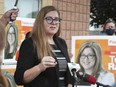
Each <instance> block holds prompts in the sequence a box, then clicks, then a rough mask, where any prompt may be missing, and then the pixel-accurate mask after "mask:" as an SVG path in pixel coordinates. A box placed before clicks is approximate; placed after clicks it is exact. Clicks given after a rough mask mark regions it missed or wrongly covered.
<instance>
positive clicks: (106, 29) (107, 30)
mask: <svg viewBox="0 0 116 87" xmlns="http://www.w3.org/2000/svg"><path fill="white" fill-rule="evenodd" d="M101 35H110V36H111V35H116V23H115V21H113V20H112V19H111V18H109V19H108V20H107V21H106V22H105V24H104V26H103V31H102V32H101Z"/></svg>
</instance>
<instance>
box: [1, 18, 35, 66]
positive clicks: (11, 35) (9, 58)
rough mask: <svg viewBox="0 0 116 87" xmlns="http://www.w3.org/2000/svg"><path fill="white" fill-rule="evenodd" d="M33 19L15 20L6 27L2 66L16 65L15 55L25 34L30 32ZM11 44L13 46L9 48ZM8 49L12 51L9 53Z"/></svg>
mask: <svg viewBox="0 0 116 87" xmlns="http://www.w3.org/2000/svg"><path fill="white" fill-rule="evenodd" d="M34 21H35V19H33V18H17V20H16V21H14V22H13V23H11V24H9V25H8V26H7V27H6V47H5V49H4V59H3V63H4V64H11V65H13V64H16V62H17V61H16V60H17V59H16V54H17V51H18V50H19V48H20V45H21V43H22V41H23V40H24V39H25V35H26V33H27V32H30V31H32V27H33V24H34ZM12 44H13V46H11V45H12ZM8 49H13V50H12V52H9V50H8Z"/></svg>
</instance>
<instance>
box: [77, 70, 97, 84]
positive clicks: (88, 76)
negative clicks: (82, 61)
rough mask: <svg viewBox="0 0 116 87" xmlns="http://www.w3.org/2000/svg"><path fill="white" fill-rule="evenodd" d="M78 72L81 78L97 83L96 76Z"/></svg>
mask: <svg viewBox="0 0 116 87" xmlns="http://www.w3.org/2000/svg"><path fill="white" fill-rule="evenodd" d="M76 74H77V77H78V78H80V79H81V80H84V81H86V82H89V83H91V84H95V83H96V78H95V77H94V76H92V75H88V74H84V73H83V72H76Z"/></svg>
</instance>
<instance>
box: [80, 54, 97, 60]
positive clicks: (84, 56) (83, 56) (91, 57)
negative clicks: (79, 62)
mask: <svg viewBox="0 0 116 87" xmlns="http://www.w3.org/2000/svg"><path fill="white" fill-rule="evenodd" d="M94 57H95V55H92V54H89V55H84V54H82V55H81V58H80V59H83V60H84V59H85V58H87V59H89V60H92V59H93V58H94Z"/></svg>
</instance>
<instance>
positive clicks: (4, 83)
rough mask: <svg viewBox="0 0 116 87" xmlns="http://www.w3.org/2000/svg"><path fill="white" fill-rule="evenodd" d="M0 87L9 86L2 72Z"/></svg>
mask: <svg viewBox="0 0 116 87" xmlns="http://www.w3.org/2000/svg"><path fill="white" fill-rule="evenodd" d="M0 87H9V83H8V80H7V78H6V77H5V76H4V75H2V74H0Z"/></svg>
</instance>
